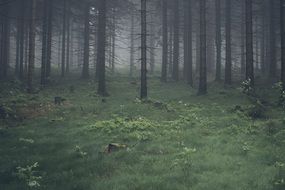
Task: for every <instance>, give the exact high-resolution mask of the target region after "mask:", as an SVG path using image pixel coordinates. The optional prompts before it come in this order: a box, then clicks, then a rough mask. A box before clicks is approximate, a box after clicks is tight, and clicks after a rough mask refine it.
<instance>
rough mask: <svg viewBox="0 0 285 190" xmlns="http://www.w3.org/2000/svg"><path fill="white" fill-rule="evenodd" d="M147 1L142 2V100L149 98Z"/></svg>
mask: <svg viewBox="0 0 285 190" xmlns="http://www.w3.org/2000/svg"><path fill="white" fill-rule="evenodd" d="M146 24H147V23H146V0H141V93H140V97H141V99H145V98H147V63H146V58H147V56H146V54H147V52H146V51H147V47H146V43H147V38H146V35H147V34H146V32H147V27H146Z"/></svg>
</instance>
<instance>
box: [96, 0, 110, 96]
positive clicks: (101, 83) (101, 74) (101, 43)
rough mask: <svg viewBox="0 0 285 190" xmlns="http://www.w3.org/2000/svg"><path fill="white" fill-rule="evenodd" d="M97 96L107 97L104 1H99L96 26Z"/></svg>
mask: <svg viewBox="0 0 285 190" xmlns="http://www.w3.org/2000/svg"><path fill="white" fill-rule="evenodd" d="M98 27H99V28H98V48H97V50H98V53H97V59H98V60H97V64H98V66H99V67H98V68H99V70H98V94H99V95H101V96H107V95H108V93H107V91H106V79H105V51H106V1H105V0H100V1H99V26H98Z"/></svg>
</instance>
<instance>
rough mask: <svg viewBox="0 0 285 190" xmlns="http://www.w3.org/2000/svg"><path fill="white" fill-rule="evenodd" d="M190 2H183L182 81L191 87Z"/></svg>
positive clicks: (189, 0) (188, 0)
mask: <svg viewBox="0 0 285 190" xmlns="http://www.w3.org/2000/svg"><path fill="white" fill-rule="evenodd" d="M191 9H192V1H191V0H184V79H185V80H186V81H187V83H188V84H190V86H193V59H192V10H191Z"/></svg>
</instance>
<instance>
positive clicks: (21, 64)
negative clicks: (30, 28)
mask: <svg viewBox="0 0 285 190" xmlns="http://www.w3.org/2000/svg"><path fill="white" fill-rule="evenodd" d="M25 9H26V4H25V2H24V1H21V18H24V17H25ZM24 38H25V21H23V20H22V22H21V24H20V52H19V54H20V57H19V78H20V79H21V80H22V79H23V78H24V43H25V40H24Z"/></svg>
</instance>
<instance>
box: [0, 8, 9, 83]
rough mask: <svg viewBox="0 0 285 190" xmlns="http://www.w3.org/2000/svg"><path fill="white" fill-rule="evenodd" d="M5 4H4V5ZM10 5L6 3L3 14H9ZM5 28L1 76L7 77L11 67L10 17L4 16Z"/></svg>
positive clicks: (3, 31)
mask: <svg viewBox="0 0 285 190" xmlns="http://www.w3.org/2000/svg"><path fill="white" fill-rule="evenodd" d="M3 6H4V5H3ZM9 12H10V5H8V4H7V5H5V6H4V7H3V14H5V15H9ZM2 22H3V23H2V24H3V28H2V44H1V47H2V48H1V49H2V57H1V59H2V60H1V62H2V63H1V65H2V67H1V70H0V72H1V74H0V77H1V78H2V79H6V78H7V75H8V67H9V54H10V29H11V28H10V20H9V18H7V17H6V18H5V17H4V18H3V21H2Z"/></svg>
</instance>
